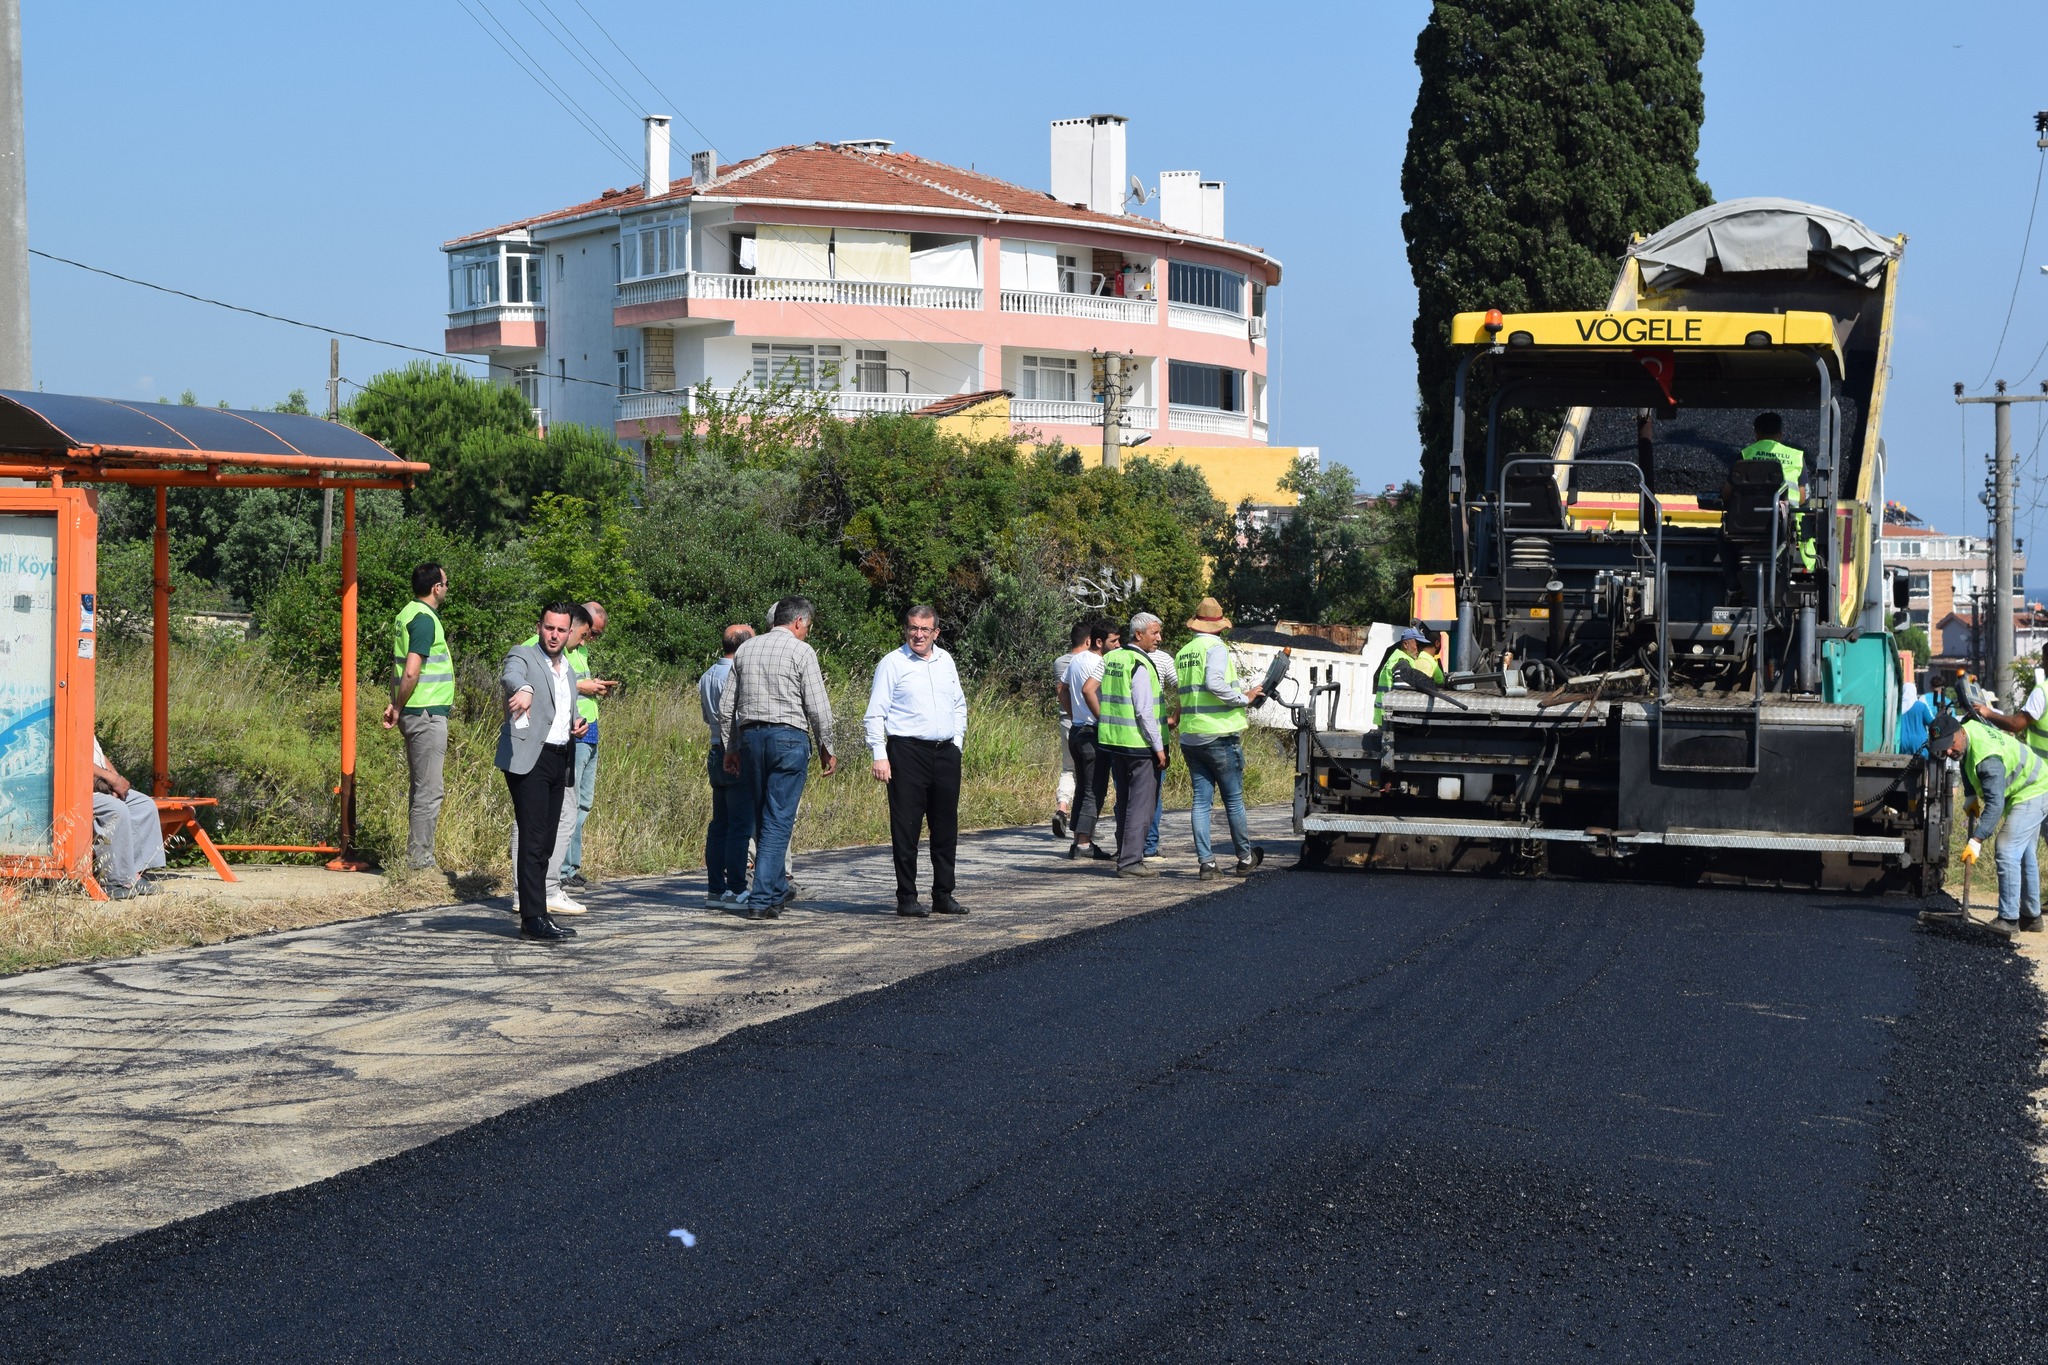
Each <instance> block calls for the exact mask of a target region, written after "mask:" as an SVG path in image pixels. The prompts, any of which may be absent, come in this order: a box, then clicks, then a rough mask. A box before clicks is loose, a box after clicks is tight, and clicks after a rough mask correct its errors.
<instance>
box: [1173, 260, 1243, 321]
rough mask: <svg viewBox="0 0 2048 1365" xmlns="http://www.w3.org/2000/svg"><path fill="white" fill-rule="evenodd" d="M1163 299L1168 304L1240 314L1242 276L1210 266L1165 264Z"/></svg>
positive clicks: (1241, 307) (1241, 311)
mask: <svg viewBox="0 0 2048 1365" xmlns="http://www.w3.org/2000/svg"><path fill="white" fill-rule="evenodd" d="M1166 298H1167V301H1168V302H1169V303H1185V304H1191V305H1193V306H1194V307H1196V308H1214V309H1217V310H1218V311H1220V312H1224V313H1237V314H1239V315H1242V314H1243V312H1244V276H1242V275H1240V274H1238V273H1237V272H1236V271H1234V270H1218V269H1217V268H1216V267H1215V266H1213V265H1189V264H1188V263H1187V262H1186V261H1169V262H1167V268H1166Z"/></svg>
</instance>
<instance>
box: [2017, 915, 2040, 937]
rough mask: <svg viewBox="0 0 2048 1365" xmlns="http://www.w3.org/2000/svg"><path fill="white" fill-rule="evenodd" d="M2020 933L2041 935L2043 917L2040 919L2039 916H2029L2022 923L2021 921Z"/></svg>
mask: <svg viewBox="0 0 2048 1365" xmlns="http://www.w3.org/2000/svg"><path fill="white" fill-rule="evenodd" d="M2020 932H2021V933H2023V934H2038V933H2040V932H2041V917H2040V916H2039V915H2029V916H2027V917H2026V918H2025V919H2023V920H2021V921H2020Z"/></svg>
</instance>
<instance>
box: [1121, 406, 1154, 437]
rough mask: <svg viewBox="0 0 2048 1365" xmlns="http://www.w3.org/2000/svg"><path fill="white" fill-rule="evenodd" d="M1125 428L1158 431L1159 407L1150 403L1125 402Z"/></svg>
mask: <svg viewBox="0 0 2048 1365" xmlns="http://www.w3.org/2000/svg"><path fill="white" fill-rule="evenodd" d="M1124 428H1125V429H1126V430H1129V431H1157V430H1158V429H1159V409H1158V408H1155V407H1153V406H1151V405H1150V404H1145V405H1143V406H1140V405H1139V404H1136V403H1126V404H1124Z"/></svg>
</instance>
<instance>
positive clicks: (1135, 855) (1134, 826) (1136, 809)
mask: <svg viewBox="0 0 2048 1365" xmlns="http://www.w3.org/2000/svg"><path fill="white" fill-rule="evenodd" d="M1102 757H1103V759H1104V760H1105V761H1106V762H1108V763H1113V764H1115V765H1116V791H1117V796H1116V865H1117V868H1118V869H1119V870H1121V869H1123V868H1126V867H1129V866H1130V865H1131V864H1133V863H1139V862H1143V861H1144V859H1145V834H1146V832H1147V831H1148V830H1150V829H1151V828H1152V810H1153V808H1154V807H1155V806H1157V805H1158V804H1159V760H1158V759H1157V758H1154V757H1153V756H1152V751H1151V750H1150V749H1104V750H1103V751H1102Z"/></svg>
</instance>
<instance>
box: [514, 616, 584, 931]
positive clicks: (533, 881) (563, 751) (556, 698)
mask: <svg viewBox="0 0 2048 1365" xmlns="http://www.w3.org/2000/svg"><path fill="white" fill-rule="evenodd" d="M574 611H575V608H574V607H572V606H571V605H570V604H569V603H567V602H557V603H555V604H554V605H552V606H550V607H548V608H547V609H546V610H545V611H543V612H541V615H540V625H539V627H538V629H537V630H536V631H535V635H536V637H537V639H538V643H535V644H530V645H517V646H514V648H513V649H512V652H511V653H509V654H507V655H506V656H505V667H504V670H503V672H502V673H501V675H500V677H499V679H498V683H499V685H500V686H501V687H503V688H504V690H505V723H504V724H503V725H502V726H500V727H499V729H498V757H497V760H496V761H497V765H498V769H499V771H501V772H503V773H504V774H505V785H506V786H507V787H509V788H511V791H512V819H513V821H514V823H515V825H516V826H517V828H518V831H519V839H518V846H519V862H518V866H517V867H515V868H514V869H513V873H514V876H515V879H516V881H517V884H518V888H519V937H521V938H530V939H533V940H535V941H536V942H540V943H559V942H560V941H561V940H563V939H567V938H574V937H575V936H576V931H575V930H574V929H568V928H564V927H563V926H562V925H559V924H557V923H555V922H554V920H553V919H551V918H550V917H549V915H548V892H547V879H548V859H549V858H550V857H551V856H553V853H554V847H555V827H556V826H557V825H558V824H559V823H560V822H561V817H562V793H563V792H564V790H565V789H566V788H567V787H568V786H569V784H570V783H571V782H573V781H574V780H575V772H576V768H575V761H574V759H572V758H571V757H570V753H569V746H570V745H571V744H573V743H574V742H575V740H576V737H577V736H578V735H581V734H582V733H583V729H584V725H585V722H584V721H583V719H582V718H581V717H580V716H578V715H577V714H576V670H575V668H574V667H573V666H571V664H570V663H569V661H568V660H567V659H566V658H564V657H563V649H564V647H565V646H566V645H567V644H568V643H569V629H570V625H571V620H572V616H573V613H574Z"/></svg>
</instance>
